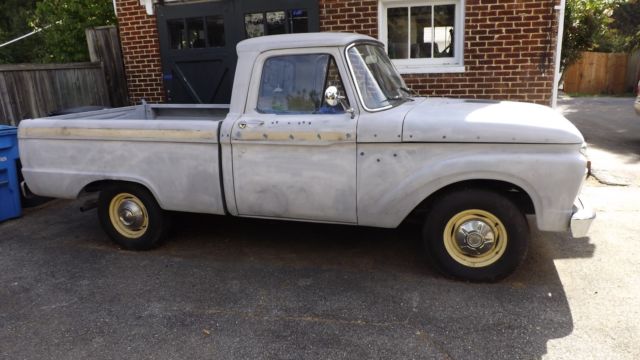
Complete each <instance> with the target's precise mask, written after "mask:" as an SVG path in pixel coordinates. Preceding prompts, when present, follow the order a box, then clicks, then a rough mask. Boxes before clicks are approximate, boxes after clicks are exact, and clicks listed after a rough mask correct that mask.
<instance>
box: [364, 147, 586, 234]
mask: <svg viewBox="0 0 640 360" xmlns="http://www.w3.org/2000/svg"><path fill="white" fill-rule="evenodd" d="M532 146H533V147H534V148H533V149H532V148H531V147H532ZM535 146H536V145H526V146H525V145H516V144H513V145H512V144H396V145H393V146H390V145H386V144H362V145H360V146H359V149H358V153H359V154H360V156H359V158H358V223H359V224H361V225H368V226H379V227H396V226H398V225H399V224H400V223H401V222H402V221H403V220H404V219H405V218H406V217H407V216H408V215H409V214H410V213H411V211H413V209H415V208H416V206H418V205H419V204H420V203H421V202H422V201H423V200H425V199H427V198H428V197H429V196H431V195H432V194H434V193H435V192H437V191H438V190H440V189H442V188H444V187H446V186H449V185H452V184H456V183H459V182H463V181H468V180H498V181H503V182H508V183H511V184H513V185H516V186H518V187H520V188H521V189H522V190H524V191H525V192H526V193H527V194H528V195H529V197H530V198H531V200H532V202H533V205H534V208H535V212H536V216H537V223H538V227H539V228H540V229H541V230H550V231H562V230H564V229H566V228H567V227H568V223H569V218H570V215H571V209H572V204H573V201H574V199H575V197H576V195H577V192H578V189H579V188H580V184H581V182H582V179H583V176H584V165H585V164H584V161H582V160H581V159H580V156H579V153H578V152H577V151H566V150H567V149H566V148H565V146H553V145H538V147H539V148H535ZM560 148H563V150H564V151H558V150H561V149H560ZM362 154H364V155H362Z"/></svg>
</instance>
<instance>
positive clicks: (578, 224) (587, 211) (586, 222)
mask: <svg viewBox="0 0 640 360" xmlns="http://www.w3.org/2000/svg"><path fill="white" fill-rule="evenodd" d="M595 218H596V213H595V211H593V209H591V208H589V207H586V206H585V205H584V203H583V202H582V200H580V199H577V200H576V202H575V203H574V204H573V215H571V235H572V236H573V237H575V238H581V237H585V236H587V233H588V232H589V228H590V227H591V223H593V220H594V219H595Z"/></svg>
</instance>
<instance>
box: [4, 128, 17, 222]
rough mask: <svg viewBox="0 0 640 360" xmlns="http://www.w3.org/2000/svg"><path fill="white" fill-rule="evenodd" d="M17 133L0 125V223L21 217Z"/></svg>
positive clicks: (15, 130) (14, 129)
mask: <svg viewBox="0 0 640 360" xmlns="http://www.w3.org/2000/svg"><path fill="white" fill-rule="evenodd" d="M17 133H18V131H17V129H16V128H15V127H13V126H6V125H0V221H4V220H7V219H12V218H16V217H19V216H20V215H22V208H21V206H20V184H18V167H17V160H18V157H19V155H18V137H17Z"/></svg>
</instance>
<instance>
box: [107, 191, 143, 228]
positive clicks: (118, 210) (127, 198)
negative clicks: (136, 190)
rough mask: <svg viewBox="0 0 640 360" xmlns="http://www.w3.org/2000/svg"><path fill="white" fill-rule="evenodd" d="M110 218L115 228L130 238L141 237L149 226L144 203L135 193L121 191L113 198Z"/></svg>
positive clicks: (110, 205) (110, 206)
mask: <svg viewBox="0 0 640 360" xmlns="http://www.w3.org/2000/svg"><path fill="white" fill-rule="evenodd" d="M109 219H110V220H111V224H112V225H113V227H114V229H115V230H116V231H118V232H119V233H120V234H121V235H123V236H125V237H128V238H130V239H137V238H140V237H141V236H142V235H144V234H145V232H146V231H147V228H148V226H149V215H148V214H147V209H146V208H145V206H144V203H143V202H142V201H141V200H140V199H139V198H138V197H136V196H135V195H132V194H128V193H120V194H117V195H116V196H114V197H113V199H111V203H110V204H109Z"/></svg>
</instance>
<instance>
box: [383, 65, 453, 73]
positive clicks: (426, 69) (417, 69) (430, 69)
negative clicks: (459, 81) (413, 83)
mask: <svg viewBox="0 0 640 360" xmlns="http://www.w3.org/2000/svg"><path fill="white" fill-rule="evenodd" d="M395 67H396V69H398V72H399V73H400V74H447V73H463V72H465V69H464V65H453V66H443V65H420V66H409V65H395Z"/></svg>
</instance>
